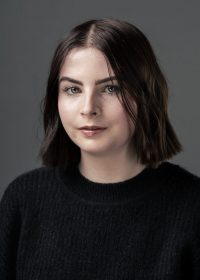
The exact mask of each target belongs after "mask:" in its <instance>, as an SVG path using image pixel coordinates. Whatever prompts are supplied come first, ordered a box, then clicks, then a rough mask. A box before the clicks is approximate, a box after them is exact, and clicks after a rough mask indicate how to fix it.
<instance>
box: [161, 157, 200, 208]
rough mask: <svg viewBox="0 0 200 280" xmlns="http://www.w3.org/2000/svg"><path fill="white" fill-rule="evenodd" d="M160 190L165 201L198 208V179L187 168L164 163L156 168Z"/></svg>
mask: <svg viewBox="0 0 200 280" xmlns="http://www.w3.org/2000/svg"><path fill="white" fill-rule="evenodd" d="M157 174H158V178H159V179H158V182H159V184H160V190H161V191H162V193H163V195H164V196H165V198H166V199H167V198H168V199H169V200H170V199H171V200H174V199H175V201H176V202H177V203H180V204H182V203H187V202H188V203H189V204H193V205H195V204H196V205H198V207H199V206H200V177H199V176H198V175H196V174H194V173H193V172H191V171H190V170H189V169H188V168H187V167H185V166H183V165H179V164H175V163H171V162H165V163H164V164H162V165H160V167H159V168H158V173H157Z"/></svg>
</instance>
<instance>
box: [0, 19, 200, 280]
mask: <svg viewBox="0 0 200 280" xmlns="http://www.w3.org/2000/svg"><path fill="white" fill-rule="evenodd" d="M167 99H168V87H167V83H166V80H165V78H164V76H163V74H162V72H161V70H160V68H159V66H158V63H157V61H156V57H155V54H154V52H153V50H152V47H151V45H150V43H149V41H148V39H147V38H146V37H145V35H144V34H143V33H142V32H141V31H140V30H139V29H138V28H137V27H135V26H133V25H132V24H130V23H128V22H125V21H120V20H116V19H109V18H107V19H106V18H105V19H97V20H89V21H87V22H84V23H82V24H80V25H78V26H76V27H75V28H74V29H73V30H72V31H71V32H70V33H69V34H68V35H67V36H66V37H65V38H64V39H63V40H62V41H61V43H60V44H59V45H58V47H57V49H56V51H55V54H54V57H53V60H52V64H51V69H50V74H49V79H48V85H47V92H46V96H45V98H44V102H43V113H44V130H45V134H44V139H43V143H42V145H41V149H40V152H39V156H40V157H41V159H42V163H43V166H42V167H40V168H37V169H34V170H31V171H28V172H26V173H24V174H21V175H20V176H18V177H17V178H15V179H14V180H13V181H12V182H11V183H10V184H9V186H8V187H7V189H6V191H5V192H4V195H3V198H2V200H1V204H0V275H1V279H2V280H4V279H26V280H28V279H34V280H35V279H59V280H62V279H70V280H72V279H84V280H85V279H118V280H119V279H148V280H150V279H165V280H169V279H170V280H171V279H200V224H199V223H200V211H199V210H200V179H199V177H198V176H197V175H195V174H192V173H190V172H189V171H188V170H186V169H184V168H183V167H181V166H178V165H176V164H172V163H170V162H168V161H166V160H167V159H170V158H172V157H173V156H174V155H176V154H177V153H179V152H181V151H182V145H181V144H180V142H179V140H178V138H177V136H176V134H175V132H174V130H173V128H172V125H171V124H170V121H169V119H168V115H167Z"/></svg>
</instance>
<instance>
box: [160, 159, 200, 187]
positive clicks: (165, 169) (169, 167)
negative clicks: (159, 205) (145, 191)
mask: <svg viewBox="0 0 200 280" xmlns="http://www.w3.org/2000/svg"><path fill="white" fill-rule="evenodd" d="M160 170H161V173H162V174H163V173H164V174H165V179H167V180H168V181H169V182H173V183H182V184H183V185H187V184H190V185H199V184H200V177H199V176H198V175H196V174H194V173H193V172H191V171H190V170H189V169H188V168H187V167H186V166H183V165H179V164H175V163H172V162H165V163H164V164H163V166H161V168H160Z"/></svg>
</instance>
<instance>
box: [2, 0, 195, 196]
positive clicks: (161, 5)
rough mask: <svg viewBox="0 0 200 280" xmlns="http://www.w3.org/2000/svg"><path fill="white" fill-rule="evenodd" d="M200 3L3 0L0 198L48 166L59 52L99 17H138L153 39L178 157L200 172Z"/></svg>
mask: <svg viewBox="0 0 200 280" xmlns="http://www.w3.org/2000/svg"><path fill="white" fill-rule="evenodd" d="M199 6H200V5H199V3H198V1H176V0H175V1H160V0H157V1H153V0H151V1H147V0H146V1H144V0H138V1H126V0H125V1H119V2H116V1H114V0H112V1H104V0H101V1H94V0H93V1H76V0H75V1H73V2H69V1H47V0H45V1H28V0H26V1H25V0H19V1H14V0H13V1H10V0H4V1H2V0H1V2H0V61H1V62H0V122H1V123H0V125H1V138H0V141H1V143H0V149H1V150H0V154H1V161H0V170H1V176H0V195H2V192H3V191H4V189H5V188H6V187H7V185H8V183H10V182H11V181H12V180H13V179H14V178H15V177H16V176H18V175H19V174H21V173H23V172H26V171H28V170H31V169H33V168H36V167H39V166H41V163H40V162H39V161H38V160H37V158H36V157H37V153H38V150H39V146H40V142H41V139H42V136H43V129H42V116H41V113H40V101H41V99H42V97H43V96H44V94H45V86H46V81H47V77H48V72H49V66H50V61H51V58H52V55H53V52H54V50H55V48H56V46H57V44H58V42H59V41H60V39H61V38H62V37H63V35H64V34H65V33H66V32H68V31H69V30H70V29H71V28H72V27H74V26H75V25H77V24H79V23H82V22H83V21H86V20H88V19H92V18H102V17H113V18H119V19H122V20H126V21H130V22H131V23H133V24H135V25H136V26H137V27H139V28H140V29H141V30H142V31H143V33H144V34H145V35H146V36H147V37H148V39H149V40H150V42H151V45H152V46H153V48H154V51H155V53H156V56H157V58H158V61H159V64H160V66H161V69H162V70H163V72H164V74H165V76H166V78H167V81H168V84H169V88H170V97H169V110H168V112H169V117H170V120H171V123H172V125H173V127H174V129H175V131H176V133H177V136H178V137H179V139H180V141H181V143H182V144H183V146H184V151H183V152H182V153H180V154H179V155H177V156H176V157H174V158H173V159H172V160H170V161H171V162H174V163H178V164H180V165H182V166H183V167H184V168H186V169H188V170H189V171H191V172H193V173H196V174H197V175H200V170H199V157H200V152H199V143H200V133H199V120H200V110H199V105H200V102H199V101H200V100H199V98H200V95H199V80H200V79H199V69H200V57H199V50H200V36H199V35H200V34H199V26H200V17H199V8H200V7H199Z"/></svg>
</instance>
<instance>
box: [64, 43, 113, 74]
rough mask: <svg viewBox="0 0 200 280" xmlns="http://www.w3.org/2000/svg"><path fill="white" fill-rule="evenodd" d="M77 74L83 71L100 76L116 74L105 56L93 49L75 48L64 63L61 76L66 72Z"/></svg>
mask: <svg viewBox="0 0 200 280" xmlns="http://www.w3.org/2000/svg"><path fill="white" fill-rule="evenodd" d="M74 71H75V72H76V73H77V74H78V73H79V72H81V71H87V72H89V71H91V72H93V73H98V74H101V73H102V74H104V75H105V74H107V76H109V71H110V74H112V75H113V74H114V71H113V70H112V67H111V66H110V64H109V62H108V60H106V58H105V56H104V54H103V53H102V52H101V51H100V50H98V49H96V48H92V47H88V48H74V49H72V50H71V51H70V52H69V53H68V54H67V56H66V57H65V59H64V61H63V65H62V67H61V71H60V74H61V75H62V74H64V73H66V72H74Z"/></svg>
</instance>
